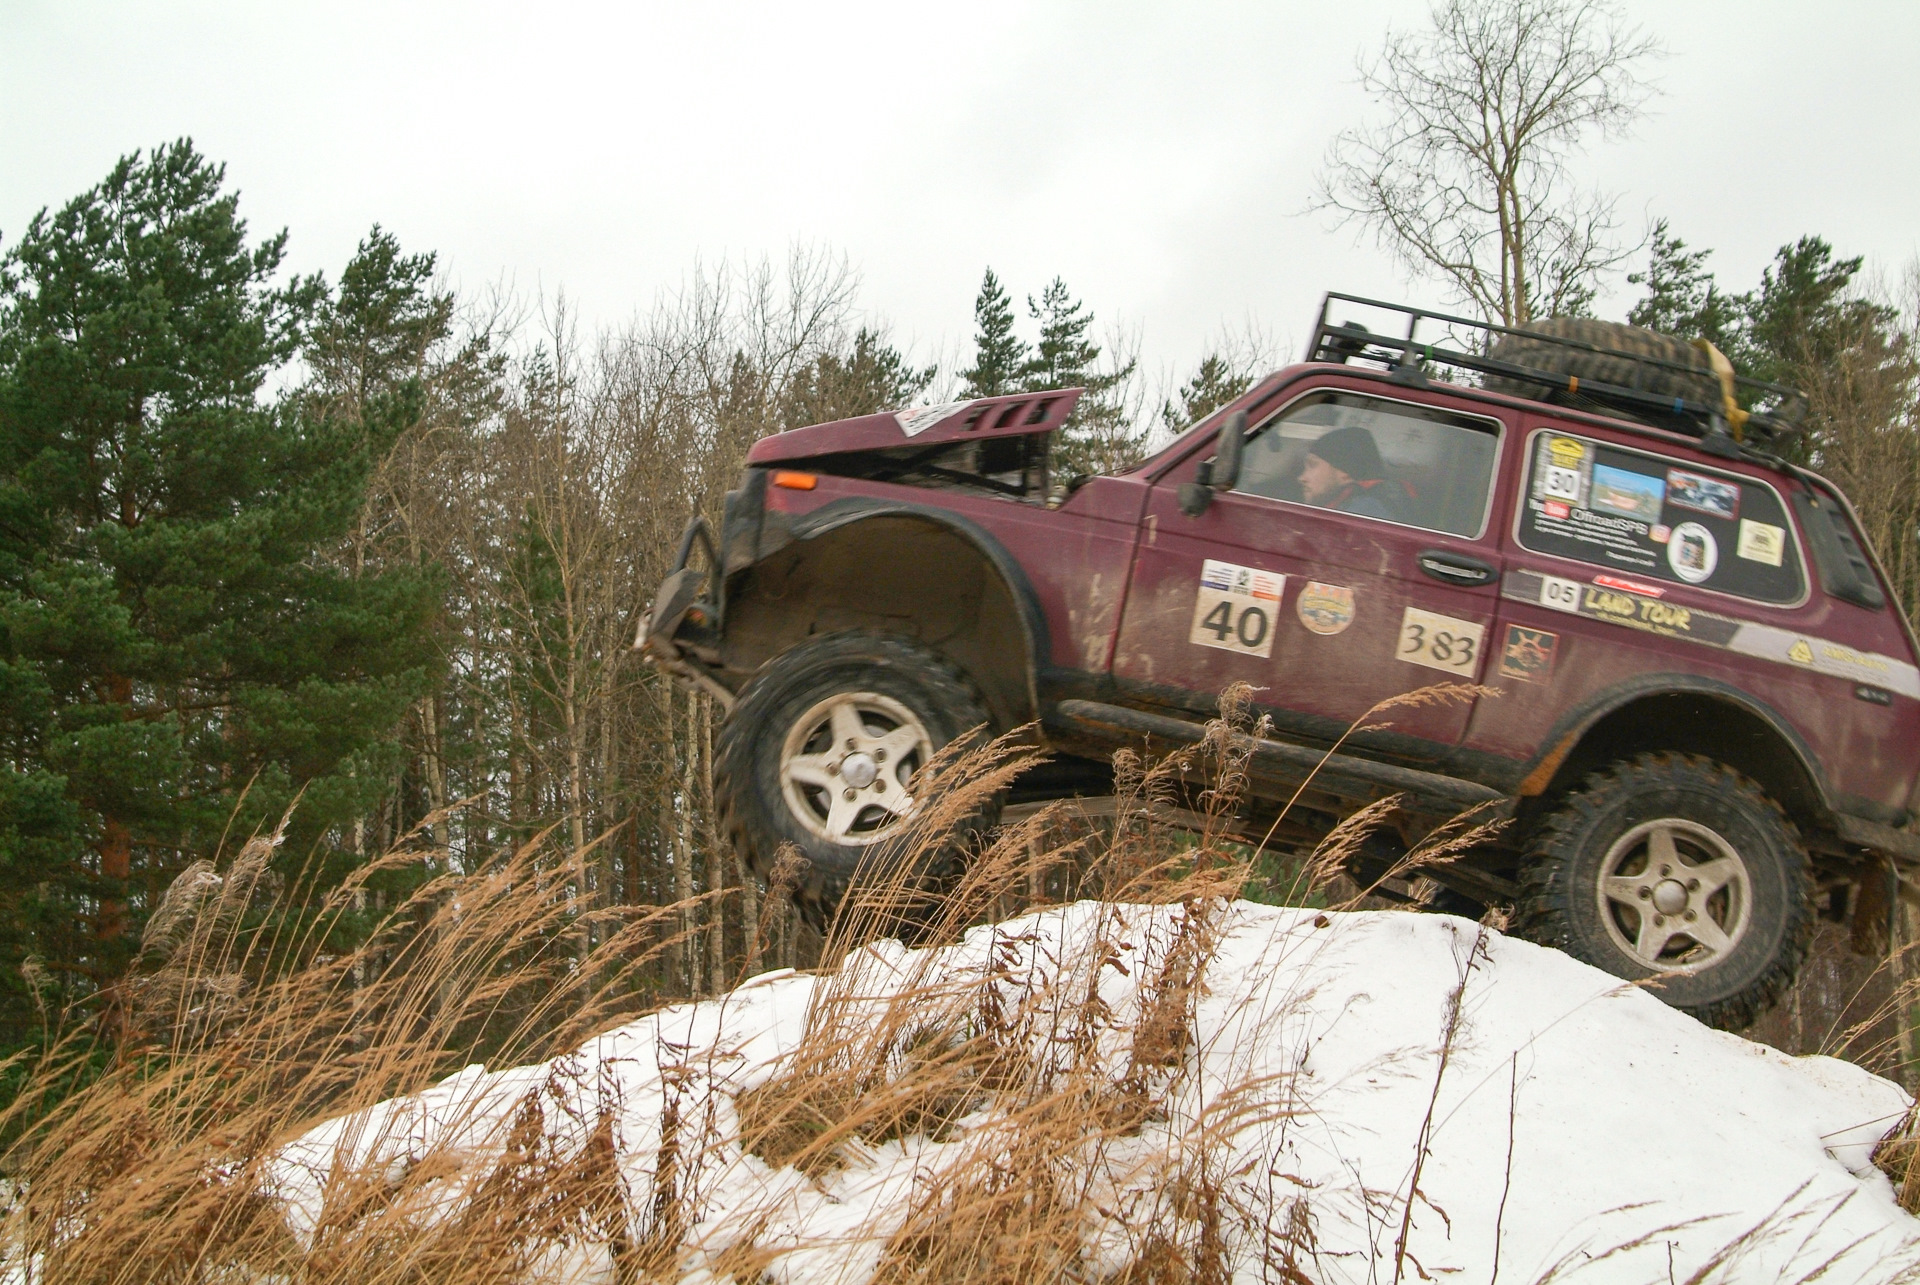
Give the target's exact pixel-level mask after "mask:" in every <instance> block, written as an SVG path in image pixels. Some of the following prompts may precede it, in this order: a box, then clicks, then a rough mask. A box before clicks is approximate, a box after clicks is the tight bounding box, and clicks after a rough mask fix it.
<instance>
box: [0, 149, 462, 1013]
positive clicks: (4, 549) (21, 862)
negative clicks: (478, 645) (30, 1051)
mask: <svg viewBox="0 0 1920 1285" xmlns="http://www.w3.org/2000/svg"><path fill="white" fill-rule="evenodd" d="M224 182H225V176H224V172H223V170H222V169H221V168H220V167H218V166H215V165H211V164H209V163H208V162H207V161H205V160H204V159H203V158H202V157H201V156H200V155H199V154H198V153H197V152H196V151H195V150H194V148H193V147H192V145H191V144H190V143H189V142H187V141H185V140H182V141H180V142H177V143H174V144H171V145H169V146H165V147H161V148H158V149H155V150H154V151H152V152H151V153H148V154H146V155H141V154H138V153H136V154H134V155H132V156H128V157H126V158H124V159H122V160H121V161H120V163H119V164H118V165H116V166H115V167H114V169H113V171H112V172H111V173H110V174H109V175H108V176H107V178H106V179H105V180H104V181H103V182H102V183H100V184H99V185H98V186H96V187H94V188H93V189H91V190H90V191H88V192H86V193H85V194H83V195H81V196H80V197H78V198H76V199H74V200H73V201H71V202H69V203H68V204H67V205H66V206H64V207H63V208H62V209H60V210H59V211H58V212H57V213H54V214H51V215H50V214H48V213H47V212H45V211H42V212H41V213H40V214H39V215H37V216H36V217H35V218H34V219H33V220H32V222H31V223H30V224H29V226H28V228H27V230H26V232H25V234H24V235H23V236H22V237H21V238H20V240H19V242H18V243H17V244H16V245H15V246H14V247H13V248H12V249H11V250H10V251H9V252H8V253H7V254H6V256H5V258H4V260H0V740H3V741H4V743H5V746H6V756H5V757H6V763H7V766H6V768H5V770H4V772H3V773H0V780H3V781H4V784H0V796H4V798H0V806H4V807H5V810H6V813H7V821H6V823H5V824H4V825H0V859H4V860H5V861H6V862H7V867H6V869H5V871H4V885H5V902H4V905H0V915H4V923H3V924H0V950H4V951H5V953H6V958H5V960H4V964H5V965H13V967H5V966H0V975H5V976H7V977H9V978H10V979H11V978H12V977H13V976H14V975H15V974H16V973H17V972H18V965H19V964H21V963H22V962H23V961H24V960H26V959H28V958H33V959H36V960H38V961H39V962H38V967H37V968H35V969H33V970H31V971H32V972H33V973H34V974H35V975H36V976H44V977H45V978H47V979H48V980H49V984H50V985H51V986H53V987H56V988H57V989H58V991H59V992H61V993H60V994H57V995H55V996H53V997H52V999H53V1002H56V1003H58V1002H60V1001H61V1000H63V999H66V998H78V997H84V996H86V995H88V994H96V995H110V994H111V993H112V988H113V984H114V981H115V979H116V978H117V977H119V976H120V974H121V973H122V972H123V971H124V969H125V968H126V966H127V964H128V962H129V961H130V959H131V958H132V955H133V952H134V949H135V946H136V944H137V942H138V938H139V930H140V925H141V922H142V920H143V918H144V915H145V914H146V912H147V910H148V909H149V908H151V907H152V906H153V905H154V904H155V903H156V901H157V899H158V897H159V896H160V894H161V893H162V892H163V891H164V889H165V888H166V886H167V884H168V882H169V881H170V880H171V878H172V877H173V876H174V875H175V874H176V873H177V872H178V871H179V870H180V869H182V868H183V867H184V866H185V865H186V864H187V863H188V862H189V861H191V860H192V859H194V858H197V857H208V856H214V855H216V854H217V852H218V851H219V849H220V847H221V844H222V839H223V836H224V835H229V834H231V835H239V836H244V835H245V834H247V833H248V832H250V831H252V830H253V829H255V828H256V827H257V826H259V825H262V824H271V822H272V821H274V820H277V819H278V817H279V816H280V814H281V813H282V811H283V810H285V809H286V808H288V807H289V806H290V805H292V804H293V802H294V800H295V799H296V797H297V798H299V800H300V803H299V808H298V810H297V811H296V813H295V829H294V830H293V832H292V835H291V839H290V842H289V845H288V850H289V852H290V854H298V855H297V858H296V857H294V856H292V855H290V856H289V857H288V860H289V861H292V860H296V859H298V860H304V859H306V858H307V857H308V856H310V855H311V854H312V853H314V852H315V850H316V848H318V849H320V850H321V851H323V852H325V851H328V850H330V848H329V839H328V837H329V835H330V834H337V828H338V827H339V826H341V825H342V824H344V823H345V822H346V820H347V818H349V817H351V816H353V815H356V814H358V813H361V812H363V811H364V810H365V809H367V808H368V807H369V806H370V805H371V804H372V802H373V801H374V799H375V798H376V797H377V796H378V794H379V793H380V792H381V790H382V789H383V788H384V780H385V778H386V777H387V776H388V775H389V774H390V768H391V764H392V746H391V732H392V729H393V728H394V726H395V724H396V722H397V720H398V719H399V717H400V715H401V714H402V712H403V711H404V710H405V708H406V706H407V705H408V703H409V702H410V701H411V700H412V699H413V698H414V696H415V694H416V693H417V692H419V691H420V690H422V689H423V687H424V684H425V679H426V674H427V665H428V656H427V652H426V649H425V645H424V638H425V626H426V624H427V622H428V620H429V619H430V616H431V613H432V610H433V601H434V595H433V589H432V585H431V584H430V583H429V582H428V581H427V580H426V579H424V578H423V577H421V576H419V575H414V574H408V573H405V572H387V573H383V574H367V575H361V576H354V575H352V574H350V573H349V571H348V570H347V569H345V568H343V567H341V566H340V565H338V560H337V558H336V557H335V555H336V554H337V552H338V551H339V550H340V549H341V547H342V539H343V537H344V536H345V535H346V533H347V531H348V530H349V528H350V526H351V524H352V522H353V519H354V517H355V515H356V514H357V513H358V511H359V509H360V506H361V503H362V497H363V493H364V488H365V483H366V478H367V475H368V470H369V467H370V465H371V462H372V461H373V459H374V458H376V457H377V455H378V453H379V452H381V451H384V450H385V449H386V446H387V445H388V444H389V443H390V441H391V436H392V433H393V431H394V427H393V423H392V419H393V416H391V415H389V416H387V417H386V421H387V422H385V423H382V422H378V421H379V420H380V418H381V417H378V416H375V417H372V418H369V417H368V416H367V415H365V414H364V413H361V411H359V410H354V411H351V412H339V411H336V412H334V413H314V411H315V408H314V407H313V406H312V405H311V404H310V403H309V402H308V401H307V399H303V398H299V397H288V398H282V399H280V400H278V401H277V402H276V401H269V400H267V399H266V398H265V396H264V395H263V394H264V390H265V388H266V386H267V383H268V381H269V379H270V378H271V377H272V376H274V375H275V374H276V373H278V372H280V371H282V370H284V369H286V368H287V363H288V362H289V361H290V360H291V359H292V358H293V357H294V356H295V355H296V353H297V352H298V350H299V348H300V346H301V344H302V342H303V340H304V338H305V336H306V334H307V332H308V327H309V325H310V324H311V323H312V322H313V321H314V319H315V318H316V315H321V316H331V317H334V318H336V319H342V318H353V319H355V322H356V324H359V323H365V325H366V326H367V327H368V328H369V329H370V330H372V329H377V328H378V326H379V322H378V318H376V317H373V316H371V315H370V314H367V313H366V312H365V310H364V309H361V308H360V307H359V305H357V304H356V303H354V302H353V300H352V297H351V295H350V294H349V295H348V296H343V298H342V299H341V300H340V301H334V302H331V303H329V302H328V298H327V293H326V290H325V287H324V285H323V283H322V282H321V281H320V280H319V279H318V278H309V279H293V280H290V281H287V282H285V283H284V284H276V281H277V280H278V277H279V266H280V262H281V258H282V255H283V252H284V249H285V244H286V234H285V233H284V232H283V233H280V234H279V235H277V236H274V237H270V238H268V239H266V240H265V241H262V242H260V243H258V244H254V245H250V244H249V243H248V238H247V229H246V225H245V223H244V222H243V221H242V220H241V219H240V218H239V215H238V197H237V195H236V194H234V193H231V192H228V191H226V190H224ZM360 266H361V267H363V268H364V267H366V265H365V264H361V265H360ZM323 305H325V306H324V307H323ZM401 382H404V381H401ZM389 386H390V390H392V391H395V392H396V395H398V396H400V397H401V399H402V400H405V398H406V396H408V395H407V394H405V393H404V392H400V391H397V390H398V389H399V384H398V383H394V382H393V381H389ZM363 404H364V403H363ZM9 984H11V982H10V983H9ZM0 998H3V999H4V1001H5V1002H6V1008H5V1010H4V1011H0V1038H7V1039H17V1038H19V1037H21V1036H22V1034H23V1033H24V1028H26V1027H27V1026H28V1024H29V1023H30V1022H31V1020H32V1018H31V1008H30V1003H31V1000H32V998H33V997H32V996H29V995H27V994H25V992H24V991H21V990H15V991H14V992H13V993H11V994H8V995H6V996H4V997H0Z"/></svg>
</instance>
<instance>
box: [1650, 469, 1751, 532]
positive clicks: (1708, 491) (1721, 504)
mask: <svg viewBox="0 0 1920 1285" xmlns="http://www.w3.org/2000/svg"><path fill="white" fill-rule="evenodd" d="M1667 503H1669V504H1671V505H1673V506H1674V507H1675V508H1681V509H1692V510H1693V511H1694V512H1695V513H1711V514H1713V515H1714V516H1715V517H1717V518H1725V519H1727V521H1729V522H1731V521H1733V519H1734V516H1735V515H1736V514H1738V513H1739V512H1740V488H1739V487H1738V486H1735V485H1734V484H1733V483H1732V482H1722V481H1721V480H1720V479H1719V478H1717V477H1706V476H1704V475H1703V474H1700V473H1689V472H1687V471H1686V470H1685V469H1673V470H1671V471H1669V472H1668V474H1667Z"/></svg>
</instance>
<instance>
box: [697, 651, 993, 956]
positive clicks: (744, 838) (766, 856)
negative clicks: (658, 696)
mask: <svg viewBox="0 0 1920 1285" xmlns="http://www.w3.org/2000/svg"><path fill="white" fill-rule="evenodd" d="M855 688H865V689H869V690H874V691H884V692H885V693H886V694H888V695H890V696H892V697H894V698H895V699H897V700H899V701H901V702H902V703H903V704H905V705H907V706H908V707H909V708H911V709H913V710H914V712H915V713H917V714H918V715H919V716H920V718H921V720H922V722H923V723H924V724H925V726H926V728H927V731H928V733H929V734H930V735H931V736H932V738H933V741H934V746H933V749H934V752H935V753H936V754H937V753H939V752H940V751H941V750H942V749H944V748H946V746H947V745H948V744H950V743H951V742H952V741H953V740H954V739H956V738H957V737H959V736H961V735H964V734H965V733H966V732H968V731H969V730H971V729H973V728H976V727H983V726H986V725H988V724H989V716H988V713H987V705H986V701H985V700H984V699H983V698H982V697H981V695H980V693H979V691H978V690H977V689H976V688H975V687H974V685H973V683H972V682H970V681H969V680H968V679H967V677H966V675H964V674H963V673H961V672H960V670H959V669H957V668H956V667H955V666H953V665H952V664H950V663H948V662H947V661H946V660H945V659H943V658H942V657H940V656H938V655H936V654H935V653H933V652H931V651H928V650H927V649H926V648H924V647H921V646H918V645H917V644H915V643H912V642H909V641H907V640H906V639H903V638H896V637H891V636H889V635H886V634H878V633H871V632H868V631H864V630H853V631H848V632H845V633H837V634H828V635H825V636H824V637H819V638H814V639H811V640H809V641H807V642H804V643H801V644H799V645H798V646H795V647H792V648H789V649H788V650H787V651H785V652H783V653H781V654H780V655H779V656H776V657H775V658H774V659H773V660H771V661H769V662H768V663H767V664H766V665H764V666H762V667H761V669H760V671H759V673H757V674H755V675H754V676H753V678H752V679H751V680H750V681H749V682H748V684H747V686H746V688H745V690H744V691H743V692H742V693H741V696H740V699H739V701H738V702H736V703H735V705H734V707H733V710H732V712H731V713H730V714H729V715H728V716H727V718H726V721H725V722H723V723H722V724H721V725H720V729H719V732H718V733H717V735H716V736H715V738H714V739H715V746H714V784H713V788H714V795H715V799H714V801H715V804H716V805H717V811H718V813H719V820H720V831H721V834H722V835H723V836H724V837H725V838H726V840H727V841H728V842H729V843H731V844H732V845H733V848H734V851H735V852H737V853H739V854H740V857H741V859H742V860H743V861H744V862H745V864H746V866H747V868H748V869H749V870H750V871H752V872H753V873H754V874H756V875H758V876H759V877H760V878H762V879H765V878H767V877H769V876H770V874H771V873H772V870H773V866H774V862H775V860H776V859H777V857H778V855H779V851H780V848H781V846H782V845H783V844H788V843H791V844H792V845H793V846H794V847H796V848H798V849H799V850H800V853H801V855H802V856H804V857H806V858H807V860H808V862H809V865H808V867H807V869H806V871H805V872H803V873H802V874H801V875H800V878H799V882H798V884H797V885H796V886H795V888H794V889H793V894H792V895H793V901H794V905H795V907H796V908H797V909H798V910H799V911H800V913H801V915H802V916H803V917H805V918H806V920H807V921H808V922H809V923H811V924H812V925H813V926H814V927H815V928H817V929H820V930H822V931H824V930H825V928H826V926H827V924H828V923H829V922H830V921H831V920H832V918H833V913H834V910H835V908H836V907H837V906H838V905H839V904H840V901H841V899H842V898H843V897H844V896H845V895H846V893H847V889H848V887H849V886H850V884H851V883H852V880H853V876H854V874H855V872H856V870H857V868H858V858H859V855H860V853H861V851H863V850H857V849H856V850H855V851H854V852H853V853H852V854H848V853H847V852H846V850H845V849H839V848H838V847H837V845H829V844H828V843H827V841H825V840H822V839H818V838H815V837H814V836H811V835H808V834H806V833H805V832H803V831H801V830H800V829H799V828H798V827H797V826H795V825H793V824H792V823H791V818H790V817H789V816H788V814H787V810H786V803H785V802H784V800H783V798H782V793H781V787H780V780H779V773H780V763H779V758H780V750H781V743H782V741H783V739H784V738H785V735H786V732H787V724H788V723H789V722H790V721H791V720H793V719H795V718H798V717H799V716H800V715H801V714H802V713H804V712H805V710H806V708H807V707H808V706H810V705H812V704H813V703H814V702H815V701H817V700H819V699H820V698H821V697H823V696H825V695H830V694H831V693H832V692H833V691H834V690H836V689H840V690H848V689H855ZM999 812H1000V804H999V800H998V799H997V798H996V799H995V800H993V801H992V802H991V803H989V804H988V805H987V806H986V807H984V808H982V809H981V810H980V811H978V812H976V813H974V815H973V816H972V817H970V818H968V820H967V821H966V822H964V823H962V824H961V825H960V826H958V827H957V828H956V830H955V832H954V833H953V834H952V835H951V840H952V841H951V843H950V844H949V846H948V850H947V854H946V856H947V858H948V861H947V862H941V861H935V862H933V863H931V864H932V865H933V866H941V865H944V864H950V862H951V860H953V859H956V858H958V857H959V856H960V855H961V853H962V850H963V849H964V848H966V847H968V846H969V844H970V843H971V841H972V840H973V838H974V837H975V836H976V835H978V834H982V833H984V832H985V831H986V830H988V829H990V828H992V826H993V825H994V824H995V822H997V821H998V819H999ZM849 855H851V861H849V859H848V858H849ZM930 873H934V874H938V873H941V872H940V871H931V872H930Z"/></svg>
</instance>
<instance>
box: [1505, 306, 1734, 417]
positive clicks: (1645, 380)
mask: <svg viewBox="0 0 1920 1285" xmlns="http://www.w3.org/2000/svg"><path fill="white" fill-rule="evenodd" d="M1526 329H1528V330H1531V331H1533V332H1534V333H1535V334H1539V335H1543V336H1551V338H1552V339H1571V340H1574V341H1576V342H1578V343H1584V344H1592V345H1593V346H1594V347H1595V348H1604V349H1608V350H1610V351H1608V352H1588V351H1586V350H1585V349H1582V348H1569V347H1567V346H1565V345H1564V344H1557V343H1553V342H1551V339H1547V338H1542V339H1534V338H1530V337H1529V336H1526V335H1500V336H1498V337H1497V338H1496V339H1495V340H1494V341H1493V343H1492V345H1490V346H1489V347H1488V349H1487V356H1489V357H1491V358H1493V359H1494V360H1495V361H1510V362H1512V363H1513V364H1515V365H1516V366H1528V367H1531V368H1532V369H1534V370H1544V371H1547V372H1548V373H1550V374H1555V375H1571V376H1574V377H1576V378H1579V379H1582V380H1589V381H1592V382H1594V383H1599V384H1616V385H1618V386H1620V387H1622V388H1636V389H1639V390H1640V391H1642V392H1647V393H1654V394H1656V395H1658V396H1662V397H1684V398H1686V399H1687V400H1688V401H1692V402H1707V403H1709V404H1712V405H1718V404H1719V401H1720V395H1721V390H1720V381H1719V379H1718V378H1717V377H1715V375H1714V373H1713V368H1712V367H1711V366H1710V365H1709V364H1708V360H1707V355H1706V354H1705V353H1703V352H1701V351H1700V350H1699V349H1698V348H1695V347H1694V346H1693V345H1692V344H1690V343H1688V342H1687V341H1686V340H1684V339H1677V338H1675V337H1674V336H1672V335H1663V334H1660V333H1659V332H1658V331H1654V330H1644V329H1642V328H1641V327H1639V326H1628V325H1622V324H1621V323H1620V322H1617V321H1596V320H1594V319H1593V318H1591V317H1548V318H1547V319H1546V320H1544V321H1536V322H1531V323H1529V324H1528V325H1527V327H1526ZM1635 357H1655V358H1658V359H1659V360H1661V361H1668V362H1674V363H1676V364H1678V365H1681V366H1684V367H1687V368H1688V369H1687V370H1685V371H1680V370H1669V369H1667V368H1666V367H1665V366H1654V365H1649V364H1646V363H1643V362H1637V361H1635V360H1633V358H1635ZM1693 372H1698V373H1697V374H1696V373H1693ZM1486 386H1487V387H1488V388H1489V389H1491V390H1492V391H1494V392H1497V393H1510V394H1512V395H1514V396H1517V397H1531V398H1542V397H1547V398H1548V400H1552V399H1553V398H1552V397H1551V396H1549V394H1551V393H1553V391H1554V390H1548V389H1543V388H1541V386H1540V385H1539V384H1537V383H1534V382H1532V381H1529V380H1521V379H1511V378H1507V377H1505V376H1502V375H1489V376H1487V379H1486Z"/></svg>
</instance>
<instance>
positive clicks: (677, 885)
mask: <svg viewBox="0 0 1920 1285" xmlns="http://www.w3.org/2000/svg"><path fill="white" fill-rule="evenodd" d="M697 699H699V698H698V696H697V694H696V693H694V692H691V691H689V692H688V693H687V740H686V745H685V747H684V750H683V757H684V762H685V766H684V767H683V769H682V771H681V774H680V798H679V800H678V803H679V806H678V807H677V808H676V809H675V811H676V812H677V813H678V814H679V817H678V819H679V826H678V828H677V829H676V831H675V843H674V849H673V899H674V901H675V902H676V903H678V904H679V907H680V941H681V945H680V947H679V949H678V950H676V951H675V954H676V955H683V956H684V957H686V959H687V964H688V965H690V966H689V967H684V968H682V969H681V970H680V976H679V979H678V980H679V982H680V984H681V985H683V986H685V987H687V988H688V990H689V992H690V993H691V994H693V995H695V996H698V995H699V993H700V961H699V956H698V955H697V954H695V952H694V951H693V945H694V938H693V931H694V919H693V787H694V780H695V775H694V774H695V773H696V772H697V771H698V770H699V762H700V760H699V754H698V753H697V752H696V750H695V748H694V746H695V740H694V738H695V735H696V733H697V731H698V723H699V720H698V717H697V713H696V710H695V708H694V702H695V701H696V700H697Z"/></svg>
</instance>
